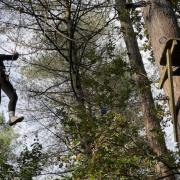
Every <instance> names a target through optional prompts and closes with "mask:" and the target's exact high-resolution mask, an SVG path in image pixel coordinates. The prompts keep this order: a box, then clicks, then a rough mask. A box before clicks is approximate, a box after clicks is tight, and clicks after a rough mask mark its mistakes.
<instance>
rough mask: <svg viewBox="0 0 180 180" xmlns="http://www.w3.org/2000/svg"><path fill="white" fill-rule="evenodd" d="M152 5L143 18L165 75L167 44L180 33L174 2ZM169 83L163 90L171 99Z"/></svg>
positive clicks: (177, 88)
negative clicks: (164, 57)
mask: <svg viewBox="0 0 180 180" xmlns="http://www.w3.org/2000/svg"><path fill="white" fill-rule="evenodd" d="M149 2H150V5H148V6H147V7H145V8H143V16H144V20H145V24H146V27H147V31H148V35H149V39H150V42H151V46H152V50H153V55H154V58H155V61H156V64H157V65H158V67H159V70H160V73H161V74H163V68H162V66H160V59H161V56H162V53H163V50H164V48H165V45H166V42H167V41H168V40H169V39H172V38H179V37H180V31H179V27H178V23H177V19H176V17H175V12H174V10H173V5H172V1H169V0H161V1H156V0H150V1H149ZM179 80H180V77H179V76H176V77H175V76H174V77H173V82H174V87H173V88H174V98H175V103H177V102H178V99H179V97H180V83H179ZM168 83H169V82H168V81H166V82H165V84H164V86H163V88H164V91H165V94H166V95H167V96H169V97H170V88H169V84H168ZM179 124H180V116H178V125H177V127H178V135H179V138H178V139H179V141H180V125H179Z"/></svg>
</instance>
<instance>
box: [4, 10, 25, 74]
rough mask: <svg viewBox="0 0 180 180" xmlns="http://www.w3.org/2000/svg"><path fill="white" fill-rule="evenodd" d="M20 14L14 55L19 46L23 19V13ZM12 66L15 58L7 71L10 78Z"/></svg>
mask: <svg viewBox="0 0 180 180" xmlns="http://www.w3.org/2000/svg"><path fill="white" fill-rule="evenodd" d="M19 13H20V15H19V24H18V29H17V37H16V39H15V47H14V50H13V54H15V53H16V50H17V46H18V43H19V37H20V30H21V20H22V17H21V12H19ZM12 64H13V57H12V61H11V63H10V65H9V69H8V71H7V76H10V73H11V67H12Z"/></svg>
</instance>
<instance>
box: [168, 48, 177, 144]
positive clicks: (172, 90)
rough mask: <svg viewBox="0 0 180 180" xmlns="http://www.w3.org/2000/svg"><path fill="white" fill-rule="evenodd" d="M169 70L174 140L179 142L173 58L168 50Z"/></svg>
mask: <svg viewBox="0 0 180 180" xmlns="http://www.w3.org/2000/svg"><path fill="white" fill-rule="evenodd" d="M166 57H167V70H168V80H169V91H170V95H169V99H170V111H171V115H172V119H173V130H174V140H175V142H178V131H177V117H176V109H175V100H174V87H173V77H172V75H173V74H172V58H171V49H167V52H166Z"/></svg>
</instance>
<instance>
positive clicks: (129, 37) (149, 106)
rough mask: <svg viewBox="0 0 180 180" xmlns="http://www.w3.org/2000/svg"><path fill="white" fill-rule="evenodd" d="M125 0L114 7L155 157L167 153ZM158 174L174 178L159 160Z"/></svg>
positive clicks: (159, 157) (117, 1)
mask: <svg viewBox="0 0 180 180" xmlns="http://www.w3.org/2000/svg"><path fill="white" fill-rule="evenodd" d="M125 3H126V0H116V9H117V10H118V15H119V19H120V22H121V29H122V31H123V35H124V40H125V44H126V47H127V50H128V55H129V61H130V64H131V66H132V67H133V69H135V72H136V73H135V82H136V84H137V86H138V88H139V91H140V94H139V96H140V99H141V107H142V111H143V114H144V126H145V130H146V136H147V141H148V144H149V146H150V148H151V149H152V151H153V152H154V153H155V154H156V156H157V159H161V156H162V155H164V154H166V153H168V151H167V148H166V145H165V140H164V136H163V133H162V130H161V126H160V120H159V119H158V118H157V117H156V110H155V105H154V101H153V97H152V93H151V87H150V83H149V80H148V78H147V74H146V71H145V69H144V65H143V62H142V57H141V54H140V51H139V47H138V44H137V39H136V35H135V33H134V30H133V26H132V22H131V19H130V16H129V13H128V12H127V11H126V10H125ZM155 169H156V171H157V173H158V174H159V176H161V177H162V176H163V177H165V176H167V178H164V179H167V180H172V179H174V175H171V176H170V174H172V171H171V169H170V168H169V167H168V166H167V165H165V163H163V162H162V161H161V160H159V161H158V162H157V165H156V167H155Z"/></svg>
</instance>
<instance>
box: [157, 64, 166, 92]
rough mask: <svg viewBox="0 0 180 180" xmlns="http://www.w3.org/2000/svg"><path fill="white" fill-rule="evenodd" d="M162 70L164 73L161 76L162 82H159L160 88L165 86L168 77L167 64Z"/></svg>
mask: <svg viewBox="0 0 180 180" xmlns="http://www.w3.org/2000/svg"><path fill="white" fill-rule="evenodd" d="M162 71H163V72H162V75H161V78H160V82H159V88H160V89H162V88H163V84H164V82H165V81H166V79H167V66H165V67H164V68H163V70H162Z"/></svg>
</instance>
